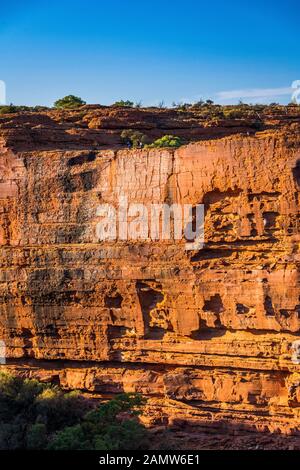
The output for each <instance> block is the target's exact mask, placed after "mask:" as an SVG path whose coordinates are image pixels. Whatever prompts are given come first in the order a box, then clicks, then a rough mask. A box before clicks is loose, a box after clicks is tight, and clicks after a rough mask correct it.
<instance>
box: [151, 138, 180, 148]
mask: <svg viewBox="0 0 300 470" xmlns="http://www.w3.org/2000/svg"><path fill="white" fill-rule="evenodd" d="M181 145H183V142H182V139H181V138H180V137H177V136H174V135H165V136H163V137H161V138H160V139H157V140H155V141H154V142H153V143H152V144H151V145H149V147H151V148H162V147H170V148H178V147H180V146H181Z"/></svg>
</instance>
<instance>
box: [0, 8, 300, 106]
mask: <svg viewBox="0 0 300 470" xmlns="http://www.w3.org/2000/svg"><path fill="white" fill-rule="evenodd" d="M299 13H300V4H299V2H298V1H294V0H286V1H277V0H273V1H271V0H265V1H262V0H260V1H258V0H252V1H230V0H229V1H225V0H224V1H219V0H214V1H213V0H210V1H209V0H205V1H203V2H202V1H201V0H151V1H148V0H106V1H103V0H98V1H94V0H85V1H83V0H72V1H71V0H60V1H57V0H52V1H47V0H46V1H41V0H40V1H35V0H27V1H25V0H24V1H18V0H14V1H13V2H11V3H9V2H1V10H0V53H1V67H0V79H2V80H4V81H5V82H6V86H7V102H13V103H14V104H18V105H19V104H27V105H36V104H45V105H51V104H52V103H53V101H54V100H56V99H57V98H58V97H62V96H64V95H66V94H75V95H79V96H81V97H82V98H83V99H85V100H86V101H87V102H89V103H103V104H109V103H112V102H114V101H115V100H118V99H121V98H122V99H131V100H133V101H139V100H142V101H143V103H144V104H145V105H149V104H155V103H158V102H159V101H161V100H164V101H165V102H166V103H167V104H169V103H171V102H172V101H195V100H197V99H198V98H200V97H203V98H212V99H215V101H218V102H224V103H225V102H237V101H238V97H240V98H242V99H243V100H244V101H246V102H247V101H248V102H260V101H274V100H275V101H280V102H283V103H284V102H289V101H290V97H289V95H288V90H287V88H288V87H290V86H291V83H292V81H293V80H296V79H300V27H299V18H300V16H299ZM235 90H238V91H237V92H235ZM224 91H227V92H230V93H229V94H228V95H222V94H221V95H220V94H219V93H220V92H224ZM249 94H250V97H249V96H248V97H247V95H249ZM242 95H243V96H242Z"/></svg>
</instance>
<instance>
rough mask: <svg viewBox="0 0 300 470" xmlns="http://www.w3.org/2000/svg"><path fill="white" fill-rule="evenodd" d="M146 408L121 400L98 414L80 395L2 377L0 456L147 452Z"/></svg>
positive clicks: (106, 405) (135, 399)
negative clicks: (64, 451)
mask: <svg viewBox="0 0 300 470" xmlns="http://www.w3.org/2000/svg"><path fill="white" fill-rule="evenodd" d="M143 404H144V400H143V399H142V398H141V397H140V396H138V395H127V394H123V395H120V396H117V397H116V398H115V399H113V400H110V401H108V402H107V403H104V404H100V405H99V406H98V407H97V408H95V405H94V404H93V405H92V404H91V402H90V401H89V400H86V399H84V398H83V397H82V396H80V395H79V394H78V393H76V392H69V393H65V392H63V391H62V390H61V389H60V388H59V387H57V386H53V385H51V384H44V383H40V382H38V381H37V380H33V379H22V378H21V377H17V376H13V375H11V374H9V373H5V372H0V450H4V449H46V448H49V449H70V450H74V449H79V450H82V449H97V450H100V449H104V450H105V449H108V450H109V449H122V450H123V449H124V450H125V449H137V448H142V446H144V448H145V446H146V445H147V440H146V438H147V431H146V429H145V428H144V426H143V425H142V424H140V423H139V422H138V421H137V416H138V415H139V413H140V412H141V410H142V406H143Z"/></svg>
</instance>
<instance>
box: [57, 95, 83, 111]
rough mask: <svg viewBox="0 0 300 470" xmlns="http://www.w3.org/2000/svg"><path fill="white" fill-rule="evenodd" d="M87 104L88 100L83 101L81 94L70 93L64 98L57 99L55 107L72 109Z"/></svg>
mask: <svg viewBox="0 0 300 470" xmlns="http://www.w3.org/2000/svg"><path fill="white" fill-rule="evenodd" d="M84 104H86V101H83V100H82V99H81V98H79V96H75V95H68V96H65V97H64V98H60V99H59V100H57V101H55V103H54V108H57V109H72V108H78V107H79V106H83V105H84Z"/></svg>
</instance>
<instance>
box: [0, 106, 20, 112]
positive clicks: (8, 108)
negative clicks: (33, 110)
mask: <svg viewBox="0 0 300 470" xmlns="http://www.w3.org/2000/svg"><path fill="white" fill-rule="evenodd" d="M17 111H18V108H17V106H14V105H13V104H9V105H3V106H0V114H12V113H16V112H17Z"/></svg>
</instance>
